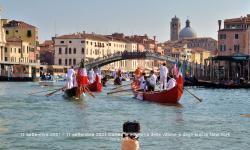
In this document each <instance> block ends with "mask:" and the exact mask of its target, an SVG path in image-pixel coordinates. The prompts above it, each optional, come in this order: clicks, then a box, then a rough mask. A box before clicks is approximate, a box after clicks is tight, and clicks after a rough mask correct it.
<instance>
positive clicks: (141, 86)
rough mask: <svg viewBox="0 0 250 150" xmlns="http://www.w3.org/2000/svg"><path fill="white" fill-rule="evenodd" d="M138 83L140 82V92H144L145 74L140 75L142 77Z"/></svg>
mask: <svg viewBox="0 0 250 150" xmlns="http://www.w3.org/2000/svg"><path fill="white" fill-rule="evenodd" d="M139 81H140V91H146V87H147V84H146V73H145V72H143V73H142V76H141V77H140V79H139Z"/></svg>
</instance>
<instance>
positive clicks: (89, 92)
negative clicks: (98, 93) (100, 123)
mask: <svg viewBox="0 0 250 150" xmlns="http://www.w3.org/2000/svg"><path fill="white" fill-rule="evenodd" d="M83 88H84V89H85V91H86V93H88V94H89V95H90V96H92V97H93V98H95V95H94V94H93V93H92V92H91V91H90V90H89V88H88V87H87V86H83Z"/></svg>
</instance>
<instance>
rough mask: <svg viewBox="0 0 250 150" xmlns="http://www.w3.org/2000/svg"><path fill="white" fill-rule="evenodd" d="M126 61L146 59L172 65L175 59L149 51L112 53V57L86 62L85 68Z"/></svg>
mask: <svg viewBox="0 0 250 150" xmlns="http://www.w3.org/2000/svg"><path fill="white" fill-rule="evenodd" d="M127 59H148V60H160V61H166V62H169V63H174V62H175V58H173V57H169V56H165V55H160V54H159V53H155V52H149V51H144V52H128V51H124V52H118V53H114V54H112V55H108V56H105V57H100V58H97V59H95V60H93V61H90V62H86V63H85V67H86V68H87V69H90V67H91V68H94V67H102V66H105V65H107V64H110V63H113V62H116V61H120V60H127Z"/></svg>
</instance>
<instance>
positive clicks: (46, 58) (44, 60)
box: [39, 40, 55, 65]
mask: <svg viewBox="0 0 250 150" xmlns="http://www.w3.org/2000/svg"><path fill="white" fill-rule="evenodd" d="M39 48H40V51H39V52H40V63H41V64H44V65H53V64H54V53H55V47H54V41H53V40H46V41H44V42H43V43H42V44H39Z"/></svg>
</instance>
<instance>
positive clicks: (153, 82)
mask: <svg viewBox="0 0 250 150" xmlns="http://www.w3.org/2000/svg"><path fill="white" fill-rule="evenodd" d="M156 80H157V76H156V75H155V74H154V70H151V72H150V76H149V78H148V79H147V87H148V91H154V90H155V85H156Z"/></svg>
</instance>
